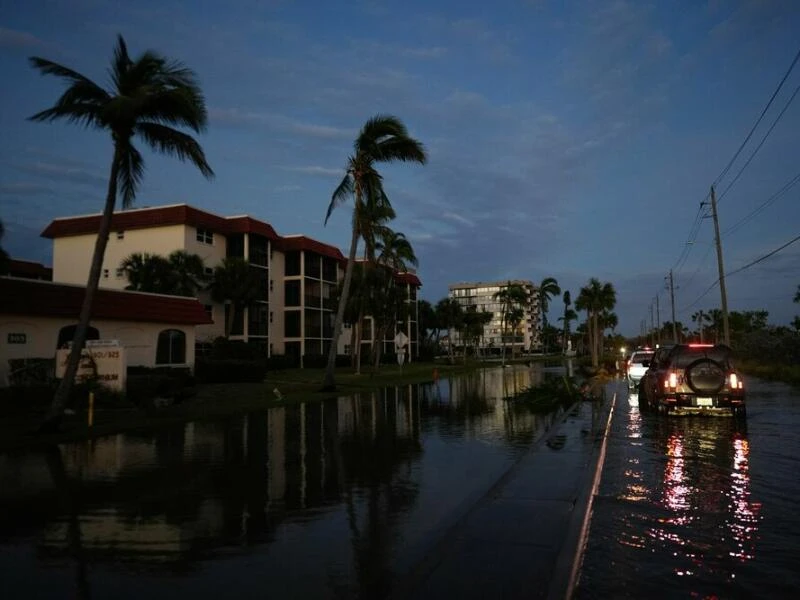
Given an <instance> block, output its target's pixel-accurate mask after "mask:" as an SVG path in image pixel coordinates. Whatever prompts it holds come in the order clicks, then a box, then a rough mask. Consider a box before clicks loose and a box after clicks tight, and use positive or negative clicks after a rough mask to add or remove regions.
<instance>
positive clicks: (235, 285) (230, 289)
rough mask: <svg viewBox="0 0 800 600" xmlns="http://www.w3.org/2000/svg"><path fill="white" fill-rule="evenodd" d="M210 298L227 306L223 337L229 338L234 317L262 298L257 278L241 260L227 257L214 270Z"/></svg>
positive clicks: (244, 261) (246, 263)
mask: <svg viewBox="0 0 800 600" xmlns="http://www.w3.org/2000/svg"><path fill="white" fill-rule="evenodd" d="M209 289H210V290H211V298H212V300H214V302H219V303H221V304H227V305H228V306H229V308H228V312H227V315H226V318H225V337H226V338H229V337H230V336H231V331H233V324H234V322H235V321H236V315H237V314H238V313H240V312H241V311H243V310H244V309H245V308H247V307H248V306H250V305H251V304H252V303H253V302H255V301H256V300H258V299H259V298H261V297H263V293H264V290H262V289H261V288H260V282H259V280H258V276H257V275H256V274H255V272H254V271H253V269H251V268H250V264H249V263H248V262H247V261H246V260H245V259H243V258H238V257H229V258H225V259H223V260H222V263H220V264H219V265H217V266H216V267H215V268H214V275H213V277H212V279H211V285H210V286H209Z"/></svg>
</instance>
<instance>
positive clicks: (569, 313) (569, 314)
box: [558, 290, 578, 353]
mask: <svg viewBox="0 0 800 600" xmlns="http://www.w3.org/2000/svg"><path fill="white" fill-rule="evenodd" d="M562 298H563V300H564V314H563V316H561V317H559V318H558V320H559V321H563V322H564V334H563V335H562V338H561V352H562V353H563V352H566V351H567V339H568V338H569V322H570V321H574V320H576V319H577V318H578V315H577V314H576V313H575V311H574V310H572V309H571V308H570V306H571V305H572V296H571V295H570V293H569V290H564V295H563V296H562Z"/></svg>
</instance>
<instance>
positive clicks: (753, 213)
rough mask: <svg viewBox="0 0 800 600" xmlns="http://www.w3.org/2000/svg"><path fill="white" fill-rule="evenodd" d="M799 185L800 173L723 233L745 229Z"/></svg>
mask: <svg viewBox="0 0 800 600" xmlns="http://www.w3.org/2000/svg"><path fill="white" fill-rule="evenodd" d="M798 183H800V173H798V174H797V175H795V176H794V177H792V178H791V179H790V180H789V181H788V182H786V183H785V184H784V185H783V187H782V188H781V189H779V190H778V191H777V192H775V193H774V194H772V196H770V197H769V198H767V199H766V200H765V201H764V202H762V203H761V204H760V205H759V206H758V207H757V208H755V209H753V210H752V211H750V212H749V213H748V214H746V215H745V216H744V217H742V218H741V219H739V220H738V221H737V222H736V223H735V224H733V225H731V226H730V227H729V228H728V229H727V230H725V231H724V232H723V235H728V234H729V233H733V232H734V231H736V230H737V229H739V228H741V227H743V226H744V225H746V224H747V223H748V222H750V221H752V220H753V219H754V218H755V217H756V216H757V215H758V213H760V212H761V211H762V210H764V209H766V208H767V207H768V206H769V205H771V204H772V203H773V202H775V201H776V200H777V199H778V198H780V197H781V196H783V194H785V193H786V192H788V191H789V190H790V189H792V188H793V187H794V186H795V185H797V184H798Z"/></svg>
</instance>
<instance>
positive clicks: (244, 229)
mask: <svg viewBox="0 0 800 600" xmlns="http://www.w3.org/2000/svg"><path fill="white" fill-rule="evenodd" d="M225 220H226V221H227V222H228V229H227V231H224V232H223V233H255V234H258V235H263V236H264V237H265V238H268V239H270V240H272V241H273V242H275V241H277V240H278V239H279V237H280V236H279V235H278V234H277V233H275V230H274V229H273V228H272V225H270V224H269V223H265V222H264V221H259V220H258V219H254V218H253V217H248V216H243V217H226V218H225Z"/></svg>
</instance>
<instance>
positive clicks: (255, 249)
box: [248, 233, 269, 267]
mask: <svg viewBox="0 0 800 600" xmlns="http://www.w3.org/2000/svg"><path fill="white" fill-rule="evenodd" d="M249 236H250V246H249V250H248V254H249V255H248V260H249V261H250V263H251V264H254V265H258V266H260V267H266V266H268V265H269V258H268V256H269V254H268V252H267V246H268V245H269V240H267V238H265V237H263V236H260V235H256V234H254V233H251V234H249Z"/></svg>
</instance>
